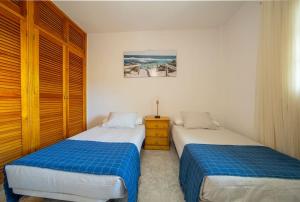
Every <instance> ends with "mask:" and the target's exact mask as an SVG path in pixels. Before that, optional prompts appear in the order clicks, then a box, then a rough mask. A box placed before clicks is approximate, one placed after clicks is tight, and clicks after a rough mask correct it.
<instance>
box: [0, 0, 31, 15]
mask: <svg viewBox="0 0 300 202" xmlns="http://www.w3.org/2000/svg"><path fill="white" fill-rule="evenodd" d="M0 4H2V5H3V6H4V7H5V8H6V9H7V10H9V11H11V12H13V13H15V14H20V16H21V15H23V14H24V11H25V8H26V1H22V0H1V1H0Z"/></svg>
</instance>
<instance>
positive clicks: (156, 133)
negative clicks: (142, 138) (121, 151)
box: [146, 128, 169, 137]
mask: <svg viewBox="0 0 300 202" xmlns="http://www.w3.org/2000/svg"><path fill="white" fill-rule="evenodd" d="M168 132H169V131H168V130H167V129H153V128H150V129H148V130H146V136H147V137H168V136H169V134H168Z"/></svg>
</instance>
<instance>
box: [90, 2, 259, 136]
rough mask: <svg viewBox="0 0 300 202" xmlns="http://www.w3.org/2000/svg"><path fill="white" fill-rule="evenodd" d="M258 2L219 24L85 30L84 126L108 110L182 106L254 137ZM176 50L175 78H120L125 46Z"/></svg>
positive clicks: (172, 110) (166, 111) (174, 110)
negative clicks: (200, 27)
mask: <svg viewBox="0 0 300 202" xmlns="http://www.w3.org/2000/svg"><path fill="white" fill-rule="evenodd" d="M259 8H260V5H259V3H257V2H250V3H245V4H244V5H243V6H242V7H241V9H240V10H239V11H238V12H237V13H236V14H234V15H233V16H232V18H231V19H230V20H229V21H228V22H227V23H226V24H225V25H224V26H222V27H218V28H215V29H207V30H198V31H197V30H196V31H153V32H151V31H148V32H124V33H106V34H89V35H88V65H87V67H88V68H87V71H88V72H87V74H88V79H87V82H88V83H87V86H88V91H87V93H88V105H87V106H88V116H87V117H88V126H89V127H91V126H94V125H96V124H98V123H99V121H100V120H101V117H103V116H105V115H106V114H107V113H108V112H110V111H137V112H139V113H140V114H141V115H145V114H154V113H155V103H154V102H155V98H156V97H159V98H160V101H161V104H160V112H161V114H163V115H168V116H171V117H174V116H175V115H177V114H178V113H179V112H180V111H181V110H198V111H210V112H212V113H213V114H214V115H215V116H216V117H217V118H218V119H219V120H220V121H221V122H222V123H223V124H224V125H225V126H226V127H228V128H230V129H232V130H234V131H237V132H240V133H242V134H245V135H247V136H249V137H251V138H253V139H256V136H255V132H254V113H255V69H256V56H257V44H258V30H259ZM149 49H150V50H177V55H178V57H177V63H178V72H177V77H176V78H132V79H128V78H127V79H125V78H123V52H124V51H128V50H149Z"/></svg>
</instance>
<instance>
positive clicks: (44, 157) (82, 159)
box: [4, 140, 140, 202]
mask: <svg viewBox="0 0 300 202" xmlns="http://www.w3.org/2000/svg"><path fill="white" fill-rule="evenodd" d="M10 164H11V165H23V166H33V167H40V168H48V169H54V170H61V171H67V172H77V173H87V174H95V175H115V176H120V177H121V178H122V179H123V180H124V183H125V186H126V189H127V191H128V201H129V202H135V201H137V194H138V180H139V176H140V156H139V152H138V150H137V148H136V146H135V145H134V144H131V143H107V142H94V141H78V140H64V141H62V142H59V143H57V144H54V145H52V146H50V147H47V148H45V149H42V150H39V151H37V152H35V153H32V154H30V155H27V156H25V157H23V158H20V159H18V160H16V161H13V162H12V163H10ZM4 187H5V192H6V197H7V201H8V202H10V201H18V199H19V197H20V196H18V195H16V194H14V193H13V192H12V189H10V188H9V187H8V184H7V178H6V176H5V183H4Z"/></svg>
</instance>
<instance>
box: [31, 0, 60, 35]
mask: <svg viewBox="0 0 300 202" xmlns="http://www.w3.org/2000/svg"><path fill="white" fill-rule="evenodd" d="M35 23H36V24H37V25H38V26H40V27H42V28H44V29H46V30H48V31H50V32H51V33H52V34H55V35H56V36H58V37H60V38H62V39H63V38H64V24H65V17H64V16H63V15H62V14H61V12H60V11H59V10H58V9H57V8H56V7H55V6H54V4H53V3H52V2H49V1H38V2H36V3H35Z"/></svg>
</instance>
